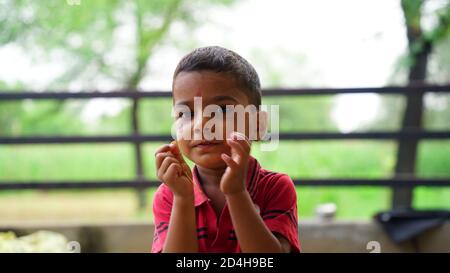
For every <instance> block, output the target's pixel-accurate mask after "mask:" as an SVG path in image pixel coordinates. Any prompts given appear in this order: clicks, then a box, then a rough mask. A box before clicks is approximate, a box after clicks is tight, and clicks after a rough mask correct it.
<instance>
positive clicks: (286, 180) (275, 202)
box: [261, 174, 300, 252]
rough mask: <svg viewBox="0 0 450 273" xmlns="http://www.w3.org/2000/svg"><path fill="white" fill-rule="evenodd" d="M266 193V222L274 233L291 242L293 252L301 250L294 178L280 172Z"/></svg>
mask: <svg viewBox="0 0 450 273" xmlns="http://www.w3.org/2000/svg"><path fill="white" fill-rule="evenodd" d="M271 184H272V186H271V187H269V188H268V190H267V193H266V194H265V195H266V196H265V198H264V199H265V200H266V202H265V204H264V208H263V210H262V211H261V217H262V218H263V220H264V223H265V224H266V226H267V227H268V228H269V230H270V231H272V232H273V233H278V234H280V235H282V236H283V237H284V238H286V240H288V241H289V243H290V244H291V252H300V243H299V238H298V217H297V193H296V191H295V186H294V183H293V182H292V179H291V178H290V177H289V176H288V175H286V174H278V175H276V176H275V177H274V180H273V181H272V183H271Z"/></svg>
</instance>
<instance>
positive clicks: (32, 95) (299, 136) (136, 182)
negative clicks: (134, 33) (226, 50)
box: [0, 85, 450, 206]
mask: <svg viewBox="0 0 450 273" xmlns="http://www.w3.org/2000/svg"><path fill="white" fill-rule="evenodd" d="M427 92H439V93H442V92H446V93H449V92H450V85H416V86H406V87H377V88H339V89H336V88H321V89H266V90H264V91H263V97H267V96H305V95H308V96H317V95H336V94H357V93H377V94H398V95H404V96H411V95H416V96H417V95H418V96H422V95H423V94H424V93H427ZM169 97H171V93H170V92H165V91H153V92H136V91H120V92H81V93H69V92H43V93H41V92H1V91H0V102H2V101H13V100H24V99H33V100H69V99H94V98H126V99H130V100H133V102H135V103H136V104H137V103H139V101H140V100H142V99H146V98H169ZM421 107H422V106H420V109H417V110H418V111H422V108H421ZM130 123H131V124H139V116H138V114H137V111H134V114H132V115H131V119H130ZM135 129H136V128H135ZM279 137H280V141H283V140H347V139H366V140H367V139H370V140H395V141H397V142H398V144H399V145H400V144H401V143H402V142H403V143H406V142H408V141H409V143H411V141H413V142H412V143H413V144H412V145H414V142H415V143H416V144H417V142H419V141H420V140H424V139H450V131H424V130H422V129H421V128H406V127H405V126H404V128H402V129H400V130H398V131H394V132H389V131H378V132H357V133H334V132H281V133H280V135H279ZM171 139H172V138H171V136H170V135H169V134H167V135H161V134H158V135H145V134H141V133H140V131H139V130H134V133H133V134H130V135H106V136H105V135H102V136H26V137H5V136H0V145H26V144H66V143H131V144H133V145H135V147H137V148H136V149H135V154H134V159H135V161H136V165H137V166H138V167H137V168H136V178H135V179H133V180H120V181H109V180H108V181H100V180H93V181H26V182H22V181H21V182H19V181H0V190H21V189H45V190H50V189H99V188H135V189H138V190H142V189H146V188H150V187H156V186H158V185H159V184H160V183H159V182H158V181H156V180H150V179H146V178H145V177H144V176H143V175H142V164H143V163H142V153H141V152H140V145H141V144H142V143H145V142H157V141H170V140H171ZM413 157H414V158H412V159H407V160H406V161H408V162H397V166H398V165H402V164H403V165H404V164H406V165H408V164H409V165H411V164H415V154H414V155H413ZM397 160H398V161H399V160H403V161H404V160H405V159H402V158H401V157H397ZM293 181H294V183H295V185H297V186H380V187H391V188H393V189H394V191H395V190H402V189H407V190H409V191H412V189H413V188H414V187H416V186H427V187H448V186H450V178H439V179H431V178H430V179H428V178H427V179H425V178H417V177H415V175H414V173H413V172H411V173H409V174H407V175H405V174H404V173H402V174H394V175H393V177H392V178H386V179H360V178H358V179H353V178H348V179H343V178H328V179H302V178H293ZM399 202H400V203H402V204H400V205H403V206H410V205H411V204H410V200H407V199H406V200H405V199H404V200H400V201H399ZM393 205H394V206H395V204H393ZM397 205H398V204H397Z"/></svg>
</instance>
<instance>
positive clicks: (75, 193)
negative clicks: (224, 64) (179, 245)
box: [0, 0, 450, 221]
mask: <svg viewBox="0 0 450 273" xmlns="http://www.w3.org/2000/svg"><path fill="white" fill-rule="evenodd" d="M314 2H317V3H311V2H307V1H276V2H275V1H268V0H265V1H255V0H253V1H251V0H248V1H246V0H244V1H231V0H221V1H219V0H209V1H207V0H194V1H182V0H170V1H161V0H158V1H143V0H142V1H139V0H136V1H125V0H123V1H119V0H115V1H114V0H108V1H106V0H103V1H102V0H97V1H83V0H80V1H62V0H60V1H56V0H54V1H51V0H45V1H25V0H23V1H20V0H16V1H13V0H0V7H1V8H0V60H1V61H0V92H6V91H9V92H11V91H13V92H22V91H35V92H41V91H68V92H87V91H93V90H100V91H103V92H108V91H112V90H132V89H137V90H145V91H152V90H167V91H169V90H170V87H171V73H172V72H173V69H174V68H175V66H176V64H177V61H178V60H179V59H180V58H181V57H182V56H183V55H184V54H186V53H187V52H189V51H190V50H192V49H193V48H195V47H199V46H205V45H222V46H225V47H228V48H230V49H232V50H235V51H236V52H238V53H240V54H242V55H243V56H244V57H245V58H247V59H248V60H249V61H250V62H251V63H252V64H253V65H254V66H255V68H256V70H257V71H258V72H259V73H260V77H261V82H262V85H263V88H271V87H363V86H371V87H372V86H384V85H405V84H407V83H408V77H407V75H408V72H409V70H410V68H411V67H412V66H413V65H414V61H415V60H414V52H415V50H420V46H421V43H420V42H418V43H417V44H414V45H411V44H408V40H407V38H406V25H407V24H410V26H413V27H417V26H418V27H419V29H421V31H422V32H423V33H422V36H423V39H424V40H425V41H428V42H430V43H432V51H431V52H430V56H429V60H428V63H427V76H426V79H424V80H426V82H428V83H435V84H448V83H449V82H450V50H449V49H450V35H449V33H450V31H449V29H450V28H449V24H448V22H449V20H448V17H449V15H448V14H449V13H450V8H449V6H450V4H449V1H431V0H430V1H425V2H422V1H416V0H411V1H373V2H372V3H370V4H369V3H365V4H361V3H360V2H361V1H338V2H339V3H338V4H337V3H331V2H324V1H314ZM322 2H323V3H322ZM377 11H378V12H381V13H385V14H386V16H384V17H383V16H381V17H382V18H383V19H381V17H380V16H376V15H373V14H374V13H375V14H377ZM343 18H345V19H343ZM442 18H444V19H442ZM445 18H447V19H445ZM263 103H264V104H277V105H280V131H281V132H289V131H296V132H308V131H310V132H316V131H325V132H362V131H376V130H378V131H380V130H383V131H395V130H398V129H400V126H401V120H402V114H403V110H404V107H405V100H404V98H403V97H402V96H396V95H385V96H378V95H375V94H367V95H338V96H302V97H289V98H286V97H280V98H277V97H270V98H264V99H263ZM424 107H425V108H424V109H425V110H424V127H425V129H430V130H449V129H450V96H449V95H448V94H437V93H431V94H427V95H426V97H425V104H424ZM130 109H131V103H130V102H129V101H127V100H124V99H111V100H106V99H94V100H91V101H87V100H68V101H44V100H42V101H32V100H24V101H13V102H5V101H3V102H2V101H0V135H1V136H8V137H18V136H35V135H66V136H67V135H112V134H119V135H121V134H129V133H130V132H131V128H130V123H129V120H130ZM139 116H140V127H141V131H142V133H143V134H157V133H160V134H161V133H162V134H168V133H170V128H171V125H172V117H171V100H170V99H165V98H158V99H145V100H143V103H142V104H141V105H140V109H139ZM162 144H163V143H148V144H145V145H144V165H145V175H146V177H147V178H151V179H155V178H156V177H155V169H154V161H153V160H154V159H153V154H154V151H155V149H157V147H158V146H160V145H162ZM258 145H259V144H256V145H255V147H254V149H253V155H254V156H255V157H256V158H257V159H258V160H259V161H260V163H261V164H262V165H263V167H265V168H267V169H271V170H274V171H279V172H285V173H288V174H289V175H290V176H291V177H293V178H299V179H302V178H389V177H391V176H392V175H393V170H394V167H395V158H396V152H397V144H396V143H395V142H394V141H358V140H351V141H350V140H345V141H344V140H342V141H341V140H339V141H283V142H281V143H280V146H279V148H278V149H277V150H276V151H273V152H261V151H260V150H259V149H258V147H257V146H258ZM134 168H135V166H134V160H133V147H132V146H131V144H130V145H128V144H77V145H72V144H70V145H69V144H67V145H10V146H6V145H0V183H1V181H18V182H20V181H30V180H42V181H43V180H58V179H62V180H85V179H89V180H94V179H102V180H108V179H111V180H118V179H133V178H134V177H135V176H134ZM417 176H418V177H426V178H446V177H450V140H446V141H422V142H420V145H419V152H418V160H417ZM153 192H154V190H148V191H147V196H148V204H147V206H146V207H145V208H144V209H139V208H138V201H137V198H136V193H135V191H133V190H89V191H87V190H70V191H31V190H26V191H3V192H0V221H28V220H74V219H88V220H98V219H149V220H152V213H151V203H152V202H151V201H152V196H153ZM390 200H391V191H390V189H388V188H381V187H380V188H378V187H314V188H312V187H299V188H298V205H299V217H300V219H303V218H311V217H314V214H315V208H316V206H317V205H319V204H322V203H329V202H332V203H335V204H336V205H337V217H338V218H340V219H369V218H371V217H372V216H373V214H374V213H376V212H378V211H381V210H386V209H389V208H390V205H391V204H390V202H391V201H390ZM413 205H414V207H415V208H447V209H449V208H450V189H448V188H435V189H433V188H424V187H418V188H416V189H415V192H414V204H413Z"/></svg>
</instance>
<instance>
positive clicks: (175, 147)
mask: <svg viewBox="0 0 450 273" xmlns="http://www.w3.org/2000/svg"><path fill="white" fill-rule="evenodd" d="M170 144H172V145H173V149H172V153H173V154H174V156H175V158H176V159H177V160H178V161H180V163H181V168H182V169H183V173H184V174H186V175H187V176H188V177H189V178H190V179H191V180H192V172H191V168H190V167H189V165H188V164H187V163H186V161H184V158H183V155H182V154H181V152H180V148H179V147H178V143H177V141H176V140H174V141H172V142H171V143H170Z"/></svg>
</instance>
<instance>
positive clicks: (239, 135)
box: [232, 132, 251, 153]
mask: <svg viewBox="0 0 450 273" xmlns="http://www.w3.org/2000/svg"><path fill="white" fill-rule="evenodd" d="M232 139H236V141H237V142H238V143H239V144H241V145H242V147H243V148H244V150H245V151H246V152H247V153H250V147H251V145H250V141H249V139H248V138H247V136H246V135H244V134H242V133H239V132H233V134H232Z"/></svg>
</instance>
